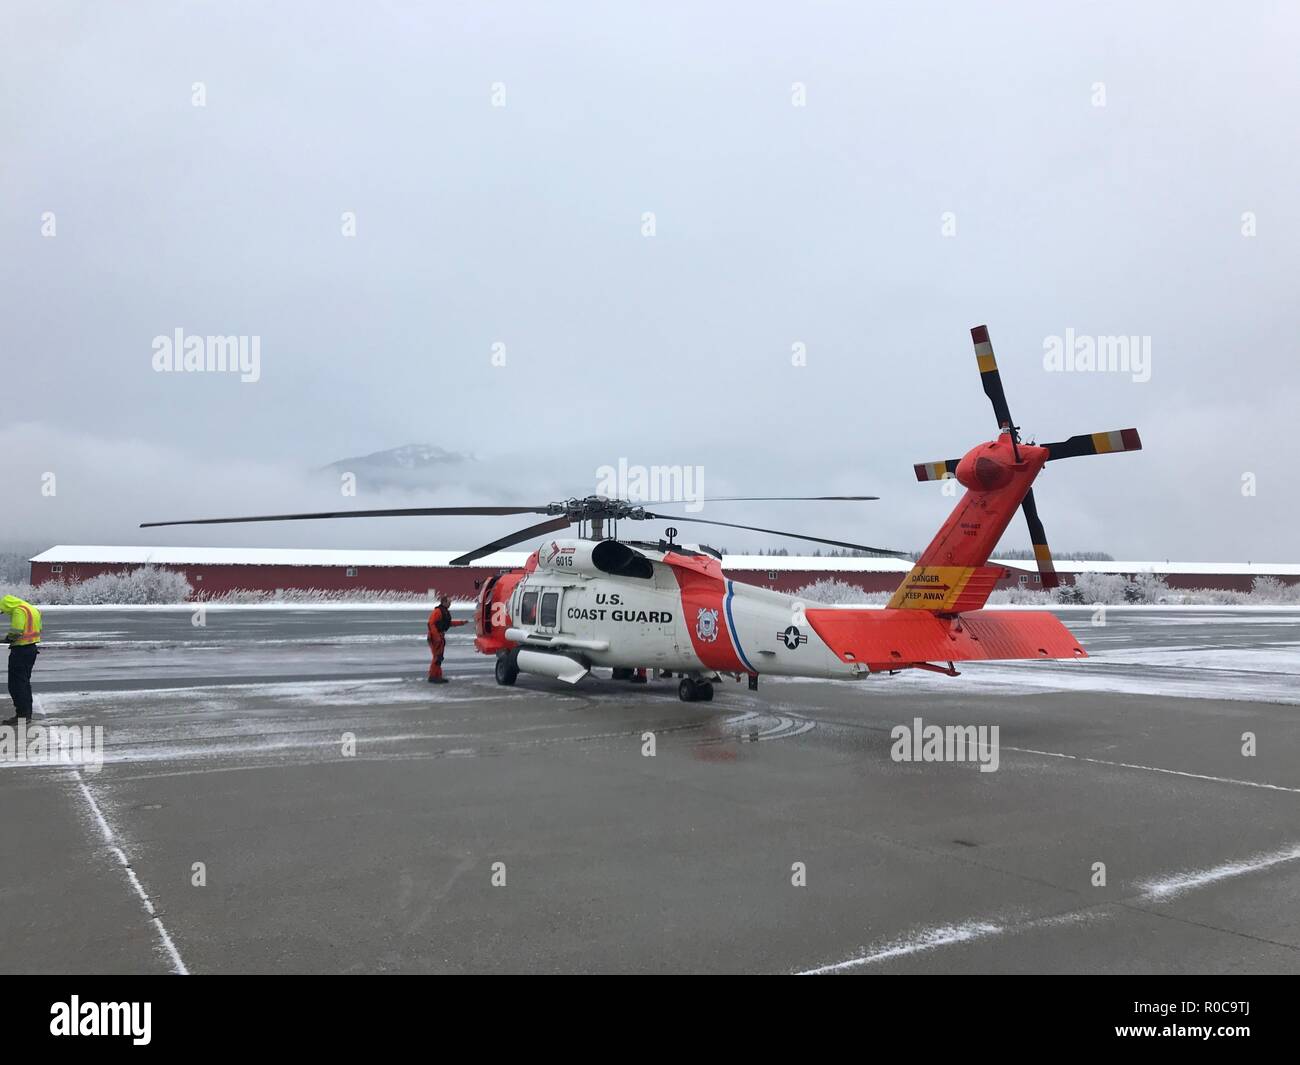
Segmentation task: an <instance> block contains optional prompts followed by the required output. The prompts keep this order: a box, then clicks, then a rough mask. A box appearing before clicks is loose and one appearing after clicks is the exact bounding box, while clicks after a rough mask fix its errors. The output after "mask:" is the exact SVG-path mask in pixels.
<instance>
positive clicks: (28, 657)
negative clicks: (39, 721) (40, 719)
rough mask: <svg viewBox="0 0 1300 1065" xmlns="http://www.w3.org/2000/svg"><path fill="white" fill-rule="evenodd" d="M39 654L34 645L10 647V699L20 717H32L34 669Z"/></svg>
mask: <svg viewBox="0 0 1300 1065" xmlns="http://www.w3.org/2000/svg"><path fill="white" fill-rule="evenodd" d="M38 654H40V651H38V650H37V649H36V644H34V643H26V644H23V645H22V646H21V647H14V646H12V645H10V647H9V698H10V699H12V700H13V701H14V710H15V711H17V713H18V716H19V717H27V718H30V717H31V716H32V667H33V666H35V665H36V656H37V655H38Z"/></svg>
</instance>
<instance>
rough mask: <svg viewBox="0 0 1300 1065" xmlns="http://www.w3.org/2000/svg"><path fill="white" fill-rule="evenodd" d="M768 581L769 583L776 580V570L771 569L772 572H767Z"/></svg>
mask: <svg viewBox="0 0 1300 1065" xmlns="http://www.w3.org/2000/svg"><path fill="white" fill-rule="evenodd" d="M767 579H768V580H769V581H774V580H776V570H774V569H770V570H768V571H767Z"/></svg>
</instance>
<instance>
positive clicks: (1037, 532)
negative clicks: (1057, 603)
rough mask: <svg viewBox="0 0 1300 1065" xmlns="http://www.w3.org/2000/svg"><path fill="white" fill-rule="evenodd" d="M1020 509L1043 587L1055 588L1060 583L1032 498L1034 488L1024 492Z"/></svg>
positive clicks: (1035, 504)
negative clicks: (1023, 513) (1026, 525)
mask: <svg viewBox="0 0 1300 1065" xmlns="http://www.w3.org/2000/svg"><path fill="white" fill-rule="evenodd" d="M1021 509H1022V510H1023V511H1024V512H1025V521H1027V522H1028V523H1029V542H1030V543H1032V544H1033V545H1034V558H1035V559H1036V560H1037V562H1038V573H1039V575H1040V576H1041V577H1042V579H1043V587H1044V588H1055V587H1056V586H1057V585H1059V584H1060V583H1061V579H1060V578H1059V577H1057V575H1056V567H1055V566H1054V565H1052V552H1051V549H1050V548H1049V547H1048V546H1047V530H1046V529H1044V528H1043V521H1042V519H1041V518H1040V517H1039V516H1038V504H1037V502H1035V500H1034V490H1033V489H1032V488H1031V489H1029V491H1028V492H1026V493H1025V499H1024V502H1023V503H1022V504H1021Z"/></svg>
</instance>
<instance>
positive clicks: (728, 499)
mask: <svg viewBox="0 0 1300 1065" xmlns="http://www.w3.org/2000/svg"><path fill="white" fill-rule="evenodd" d="M879 498H880V496H705V497H704V499H705V502H707V503H822V502H826V503H830V502H838V501H843V502H849V503H862V502H866V501H867V500H869V499H879ZM653 502H655V503H678V502H680V500H677V499H656V500H653Z"/></svg>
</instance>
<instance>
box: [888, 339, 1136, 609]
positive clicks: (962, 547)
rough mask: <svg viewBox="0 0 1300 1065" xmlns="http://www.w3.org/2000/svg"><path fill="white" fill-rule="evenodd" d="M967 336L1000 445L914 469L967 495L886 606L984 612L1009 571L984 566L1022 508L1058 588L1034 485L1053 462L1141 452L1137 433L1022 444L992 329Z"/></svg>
mask: <svg viewBox="0 0 1300 1065" xmlns="http://www.w3.org/2000/svg"><path fill="white" fill-rule="evenodd" d="M970 336H971V342H972V343H973V344H974V345H975V362H976V364H977V366H978V367H979V372H980V383H981V384H982V385H983V387H984V394H985V395H986V396H988V398H989V402H990V403H992V404H993V414H994V416H995V417H996V418H997V420H998V426H999V428H1000V429H1001V430H1002V432H1001V434H1000V435H999V436H998V438H997V439H996V440H991V441H989V442H988V443H987V444H980V445H979V447H976V448H973V449H972V450H971V451H969V452H967V453H966V456H965V457H964V458H962V459H961V460H960V461H958V460H956V459H947V460H946V461H943V462H923V463H920V464H919V465H917V466H916V467H915V469H916V479H917V480H918V481H940V480H946V479H947V478H948V477H951V476H954V475H955V476H956V478H957V480H958V481H959V482H960V483H961V484H962V485H963V486H964V487H965V488H966V489H967V492H966V495H965V496H963V497H962V499H961V501H960V502H959V503H958V504H957V509H956V510H954V511H953V512H952V514H951V515H949V517H948V520H947V521H946V522H944V524H943V527H942V528H941V529H940V530H939V534H938V535H937V536H936V537H935V538H934V539H933V540H932V541H931V542H930V546H929V547H927V548H926V549H925V550H924V551H923V552H922V553H921V557H920V558H919V559H917V561H916V565H915V566H914V567H913V568H912V571H911V572H910V573H908V575H907V576H906V577H905V578H904V579H903V583H902V584H900V585H899V586H898V590H897V591H896V592H895V593H894V596H893V598H892V599H890V601H889V606H890V607H891V608H893V609H895V610H928V611H931V612H933V613H936V614H955V613H961V612H963V611H968V610H978V609H979V608H980V607H982V606H983V605H984V604H985V602H987V601H988V597H989V594H990V593H991V592H992V591H993V588H994V586H995V585H996V584H997V582H998V580H999V578H1001V577H1002V576H1003V574H1004V573H1005V572H1006V571H1005V570H1004V569H1002V567H1000V566H988V565H985V563H987V562H988V560H989V555H991V554H992V553H993V549H994V548H995V547H997V545H998V541H999V540H1000V539H1002V534H1003V533H1004V532H1006V529H1007V526H1008V525H1009V524H1010V523H1011V519H1012V518H1013V517H1015V514H1016V509H1017V508H1021V509H1023V510H1024V512H1025V520H1026V521H1027V522H1028V523H1029V536H1030V539H1031V540H1032V541H1033V545H1034V558H1035V560H1036V561H1037V562H1038V571H1039V573H1040V575H1041V578H1042V582H1043V587H1044V588H1054V587H1056V584H1057V577H1056V569H1055V567H1053V565H1052V552H1051V549H1050V548H1049V547H1048V546H1047V533H1046V532H1045V531H1044V529H1043V523H1042V520H1041V519H1040V518H1039V516H1038V504H1037V503H1036V502H1035V500H1034V479H1035V478H1036V477H1037V476H1038V475H1039V474H1040V473H1041V472H1042V470H1043V466H1044V465H1045V464H1046V463H1048V462H1050V461H1052V460H1053V459H1064V458H1072V457H1074V456H1075V455H1104V454H1108V453H1110V452H1113V451H1139V450H1141V448H1142V440H1141V438H1140V437H1139V436H1138V431H1137V430H1136V429H1121V430H1119V431H1117V432H1111V433H1088V434H1086V435H1083V436H1072V437H1070V438H1069V439H1068V440H1062V441H1059V442H1057V443H1054V444H1044V445H1043V446H1041V447H1040V446H1036V445H1034V444H1023V443H1021V441H1020V431H1019V429H1017V427H1016V425H1015V424H1014V423H1013V421H1012V419H1011V408H1010V406H1009V405H1008V404H1007V397H1006V393H1005V392H1004V391H1003V388H1002V374H1001V371H999V370H998V363H997V359H996V357H995V356H994V354H993V344H992V342H991V341H990V340H989V331H988V328H987V327H986V326H982V325H977V326H976V327H975V328H974V329H972V330H971V331H970Z"/></svg>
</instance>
